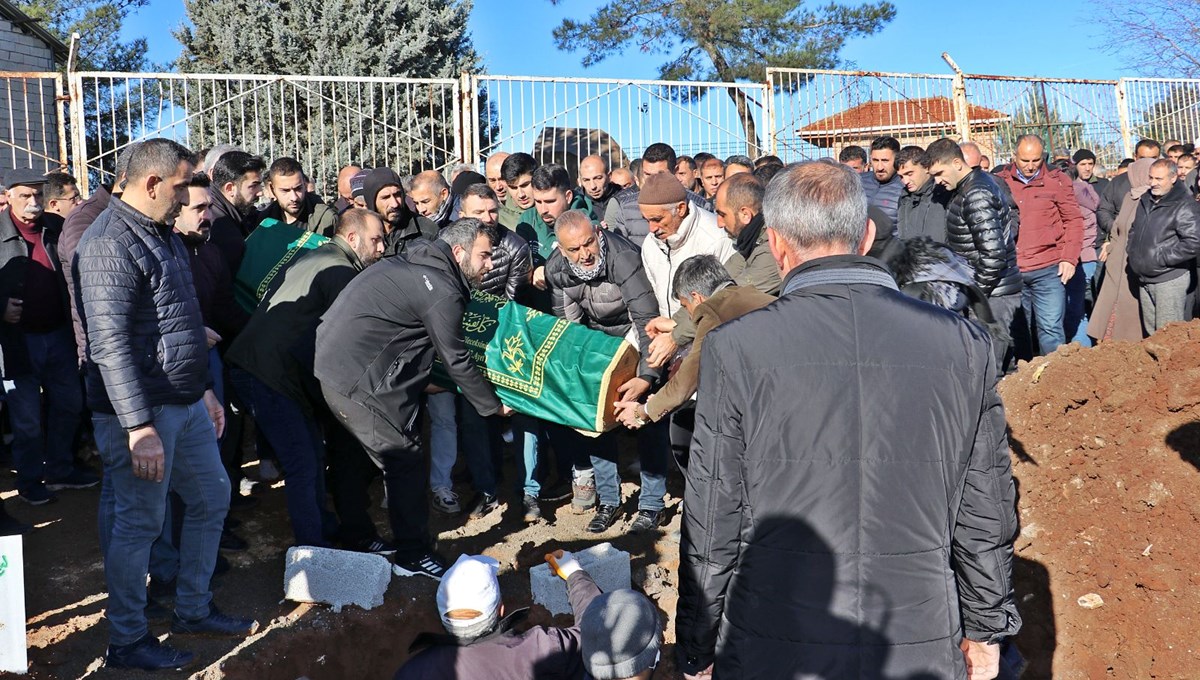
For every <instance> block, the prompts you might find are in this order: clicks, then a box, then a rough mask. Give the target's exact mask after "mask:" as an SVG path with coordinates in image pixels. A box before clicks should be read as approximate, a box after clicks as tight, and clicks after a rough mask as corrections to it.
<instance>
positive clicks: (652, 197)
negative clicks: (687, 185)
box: [638, 172, 687, 205]
mask: <svg viewBox="0 0 1200 680" xmlns="http://www.w3.org/2000/svg"><path fill="white" fill-rule="evenodd" d="M686 200H687V192H686V191H684V189H683V185H682V184H680V183H679V180H677V179H675V175H672V174H671V173H669V172H660V173H658V174H657V175H650V176H649V177H647V178H646V181H645V182H642V190H641V192H639V193H638V205H668V204H671V203H683V202H684V201H686Z"/></svg>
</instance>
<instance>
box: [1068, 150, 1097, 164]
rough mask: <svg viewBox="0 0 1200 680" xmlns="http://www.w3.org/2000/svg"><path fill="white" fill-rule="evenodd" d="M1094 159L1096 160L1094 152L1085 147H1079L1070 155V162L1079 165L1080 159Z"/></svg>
mask: <svg viewBox="0 0 1200 680" xmlns="http://www.w3.org/2000/svg"><path fill="white" fill-rule="evenodd" d="M1095 160H1096V154H1094V153H1092V152H1091V151H1088V150H1087V149H1080V150H1079V151H1076V152H1075V155H1074V156H1072V157H1071V162H1072V163H1074V164H1076V165H1079V162H1080V161H1093V162H1094V161H1095Z"/></svg>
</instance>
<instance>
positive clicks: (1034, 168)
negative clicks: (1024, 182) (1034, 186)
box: [1013, 135, 1046, 177]
mask: <svg viewBox="0 0 1200 680" xmlns="http://www.w3.org/2000/svg"><path fill="white" fill-rule="evenodd" d="M1045 153H1046V143H1045V142H1043V141H1042V138H1041V137H1038V136H1037V135H1021V136H1020V137H1018V138H1017V152H1016V153H1015V154H1013V165H1015V166H1017V170H1020V171H1021V174H1022V175H1025V176H1026V177H1033V176H1034V175H1035V174H1037V172H1038V170H1041V168H1042V164H1043V163H1044V162H1045V159H1044V158H1043V155H1044V154H1045Z"/></svg>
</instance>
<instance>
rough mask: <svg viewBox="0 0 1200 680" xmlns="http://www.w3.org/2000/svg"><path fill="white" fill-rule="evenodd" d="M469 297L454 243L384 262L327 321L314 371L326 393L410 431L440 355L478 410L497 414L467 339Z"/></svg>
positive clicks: (425, 245)
mask: <svg viewBox="0 0 1200 680" xmlns="http://www.w3.org/2000/svg"><path fill="white" fill-rule="evenodd" d="M469 297H470V288H469V287H468V285H467V280H466V279H465V278H463V275H462V272H461V271H460V270H459V267H458V264H457V263H456V262H455V261H454V256H453V254H452V253H451V251H450V246H449V245H447V244H446V243H445V242H444V241H426V240H415V241H412V242H410V243H409V246H408V252H407V254H406V255H404V256H400V257H386V258H384V259H383V260H381V261H379V262H378V263H376V264H374V265H372V266H370V267H368V268H367V269H366V270H364V271H363V273H362V274H359V275H358V276H357V277H355V279H354V280H353V281H351V282H350V284H349V285H347V286H346V288H345V289H344V290H343V291H342V293H341V294H340V295H339V296H338V298H337V300H336V301H334V303H333V305H332V306H331V307H330V308H329V311H328V312H326V313H325V315H324V316H323V317H321V324H320V325H319V326H318V327H317V350H316V360H315V365H314V371H313V372H314V374H315V375H316V377H317V379H318V380H320V381H321V385H322V387H323V388H324V389H325V390H333V391H334V392H336V393H337V394H340V395H342V396H344V397H346V398H347V399H349V400H351V401H353V402H355V403H358V404H360V405H362V406H364V407H366V408H369V409H372V410H374V411H375V412H376V413H378V414H380V415H381V416H383V417H385V418H387V419H388V420H390V421H391V422H393V423H394V424H395V426H396V428H397V429H399V430H401V431H403V432H406V433H410V432H413V431H414V430H415V428H417V427H418V424H417V415H418V413H419V412H420V408H419V406H420V401H421V395H422V394H423V393H424V391H425V387H426V386H428V385H429V372H430V368H431V367H432V366H433V358H434V352H435V351H436V352H437V354H438V356H439V357H441V360H442V363H443V364H445V367H446V372H447V373H448V374H449V375H450V377H451V378H452V379H453V380H454V382H455V383H456V384H457V385H458V387H459V388H460V389H461V390H462V394H463V396H464V397H466V398H467V401H469V402H471V405H472V406H474V407H475V410H476V411H478V412H479V414H480V415H482V416H490V415H493V414H495V413H497V412H499V411H500V400H499V399H497V398H496V392H495V390H493V389H492V386H491V384H490V383H488V381H487V380H486V379H485V378H484V377H483V374H482V373H480V371H479V369H478V368H476V366H475V363H474V362H473V361H472V360H471V357H470V356H469V355H468V354H467V347H466V344H465V342H464V340H463V330H462V317H463V311H464V310H465V309H466V306H467V300H468V299H469ZM395 418H399V420H394V419H395Z"/></svg>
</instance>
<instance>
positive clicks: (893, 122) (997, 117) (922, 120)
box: [797, 97, 1009, 143]
mask: <svg viewBox="0 0 1200 680" xmlns="http://www.w3.org/2000/svg"><path fill="white" fill-rule="evenodd" d="M967 114H968V119H969V121H970V125H971V127H972V128H975V127H988V126H994V125H995V124H996V123H998V122H999V121H1002V120H1007V119H1008V118H1009V116H1007V115H1005V114H1004V113H1001V112H1000V111H996V110H994V109H989V108H987V107H983V106H977V105H975V104H967ZM953 127H954V104H953V103H952V102H951V101H950V99H948V98H946V97H921V98H917V99H891V100H886V101H869V102H865V103H863V104H859V105H858V106H855V107H853V108H849V109H846V110H845V111H842V112H840V113H836V114H834V115H832V116H829V117H828V118H822V119H821V120H818V121H816V122H815V123H812V124H810V125H806V126H804V127H802V128H800V129H799V130H797V133H798V134H799V136H800V137H802V138H804V139H807V140H808V141H810V142H813V143H816V140H818V139H820V140H829V139H831V138H833V137H842V138H845V137H849V136H856V135H863V134H871V133H884V132H892V133H900V134H901V135H904V134H905V133H907V134H909V135H911V134H913V133H918V134H919V133H921V132H922V131H924V130H929V129H940V128H953Z"/></svg>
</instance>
